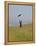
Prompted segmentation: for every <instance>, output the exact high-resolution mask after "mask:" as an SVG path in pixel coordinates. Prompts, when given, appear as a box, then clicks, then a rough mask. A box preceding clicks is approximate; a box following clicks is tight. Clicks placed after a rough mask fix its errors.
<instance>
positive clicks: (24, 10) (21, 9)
mask: <svg viewBox="0 0 36 46" xmlns="http://www.w3.org/2000/svg"><path fill="white" fill-rule="evenodd" d="M19 14H22V15H21V17H17V16H18V15H19ZM23 15H24V16H23ZM19 20H22V24H29V23H32V6H26V5H9V25H11V26H16V25H17V24H19Z"/></svg>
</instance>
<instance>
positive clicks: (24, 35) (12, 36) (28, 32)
mask: <svg viewBox="0 0 36 46" xmlns="http://www.w3.org/2000/svg"><path fill="white" fill-rule="evenodd" d="M24 40H27V41H28V40H32V24H26V25H23V26H22V27H21V28H20V27H19V26H17V27H9V41H24Z"/></svg>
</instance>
